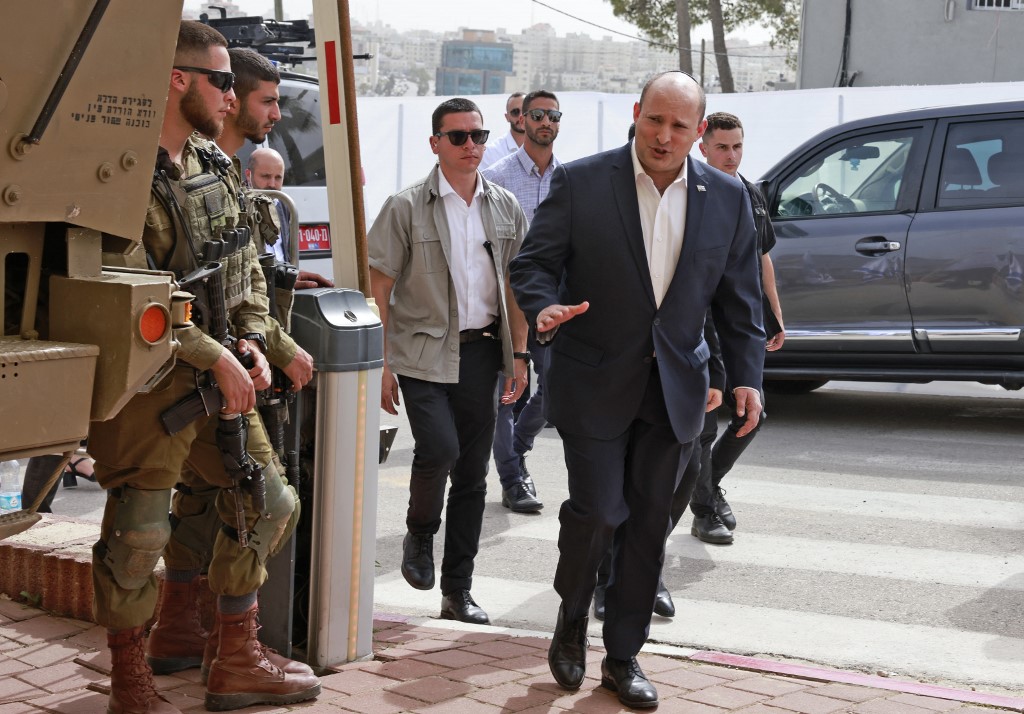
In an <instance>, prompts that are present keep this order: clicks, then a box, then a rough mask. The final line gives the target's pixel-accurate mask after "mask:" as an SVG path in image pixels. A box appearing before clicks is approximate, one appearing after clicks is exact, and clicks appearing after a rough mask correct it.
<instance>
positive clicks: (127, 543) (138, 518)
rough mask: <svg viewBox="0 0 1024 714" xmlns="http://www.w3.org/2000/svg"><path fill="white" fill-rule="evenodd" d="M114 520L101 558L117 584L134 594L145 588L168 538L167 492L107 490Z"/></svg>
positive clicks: (169, 501) (125, 488) (125, 489)
mask: <svg viewBox="0 0 1024 714" xmlns="http://www.w3.org/2000/svg"><path fill="white" fill-rule="evenodd" d="M107 498H108V499H114V501H115V502H116V504H115V505H114V518H113V523H112V527H111V530H110V535H109V536H108V538H107V540H106V542H105V543H104V546H105V553H104V554H103V562H104V563H105V564H106V565H107V567H108V568H110V571H111V573H113V575H114V579H115V580H116V581H117V584H118V585H119V586H121V587H122V588H124V589H125V590H138V589H139V588H141V587H142V586H144V585H145V584H146V581H147V580H148V579H149V576H150V575H151V574H152V573H153V568H155V567H156V563H157V561H158V560H160V556H161V555H162V554H163V552H164V547H165V546H166V545H167V540H168V539H169V538H170V536H171V523H170V520H169V519H168V510H169V508H170V505H171V490H170V489H160V490H158V491H143V490H140V489H137V488H132V487H130V486H121V487H120V488H117V489H111V490H110V491H108V493H107Z"/></svg>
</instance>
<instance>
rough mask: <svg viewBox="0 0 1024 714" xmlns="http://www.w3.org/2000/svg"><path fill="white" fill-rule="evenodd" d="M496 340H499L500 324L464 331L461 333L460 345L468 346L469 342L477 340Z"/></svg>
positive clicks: (493, 323) (495, 323) (494, 323)
mask: <svg viewBox="0 0 1024 714" xmlns="http://www.w3.org/2000/svg"><path fill="white" fill-rule="evenodd" d="M483 339H489V340H496V339H498V323H497V322H492V323H491V324H490V325H488V326H487V327H481V328H478V329H475V330H463V331H462V332H460V333H459V343H461V344H463V345H464V344H466V343H467V342H476V341H477V340H483Z"/></svg>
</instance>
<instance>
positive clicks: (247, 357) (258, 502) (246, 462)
mask: <svg viewBox="0 0 1024 714" xmlns="http://www.w3.org/2000/svg"><path fill="white" fill-rule="evenodd" d="M222 239H223V240H222V241H209V242H207V244H206V246H205V248H204V257H212V256H214V255H217V256H218V257H219V254H221V253H231V252H234V251H233V250H231V248H232V247H234V248H235V249H237V248H238V247H239V246H243V247H244V245H245V244H246V243H247V242H248V233H247V229H244V228H242V229H238V230H226V231H223V232H222ZM178 286H179V289H181V290H184V291H186V292H190V293H192V294H193V295H195V299H194V300H193V301H192V310H193V321H194V322H196V323H197V324H199V325H202V326H204V327H206V328H207V331H208V333H209V335H210V336H211V337H212V338H213V339H215V340H217V341H218V342H220V343H221V344H222V345H224V347H226V348H228V349H230V350H231V351H232V352H233V353H234V354H235V356H236V357H237V358H238V360H239V362H241V364H242V366H243V367H245V368H246V369H250V368H251V367H252V365H253V358H252V355H251V354H249V353H248V352H238V350H237V340H236V339H235V338H234V337H233V336H232V335H231V334H230V331H229V327H228V319H227V303H226V301H225V297H224V266H223V265H222V264H221V263H219V262H216V261H209V262H206V263H204V264H203V265H201V266H200V267H199V268H197V269H196V270H194V271H192V272H191V273H189V274H188V275H186V276H185V277H183V278H182V279H181V280H179V281H178ZM221 405H222V398H221V393H220V389H219V388H218V386H217V383H216V382H214V381H213V379H212V375H210V374H209V373H207V374H206V378H205V383H203V381H202V380H201V378H200V375H199V374H198V373H197V375H196V390H195V391H194V392H192V393H191V394H189V395H188V396H186V397H185V398H183V399H181V400H179V401H178V402H177V403H176V404H174V405H173V406H172V407H170V408H169V409H167V410H166V411H164V412H163V413H162V414H161V415H160V421H161V422H162V423H163V425H164V429H165V430H166V431H167V433H168V434H171V435H173V434H176V433H178V432H179V431H181V430H182V429H184V428H185V426H187V425H188V424H190V423H192V422H193V421H194V420H196V419H198V418H199V417H201V416H210V415H212V414H214V413H216V414H217V415H218V417H219V422H218V424H217V446H218V448H219V449H220V452H221V458H222V460H223V463H224V468H225V470H226V471H227V473H228V476H229V477H230V478H231V484H232V485H231V488H230V489H229V491H230V493H231V495H232V497H233V500H234V504H235V528H236V530H237V532H238V543H239V545H241V546H242V547H243V548H244V547H245V546H246V545H247V544H248V542H249V535H248V527H247V526H246V522H245V505H244V501H243V498H242V489H243V488H245V489H246V490H247V491H249V493H250V494H251V495H252V500H253V508H254V509H255V510H256V511H257V512H258V513H262V512H263V511H265V510H266V481H265V479H264V476H263V468H262V467H261V466H260V465H259V463H257V462H256V460H255V459H253V458H252V456H250V455H249V452H248V450H247V442H248V434H249V429H248V426H249V420H248V419H246V417H245V415H244V414H239V413H233V414H225V413H224V412H223V411H221Z"/></svg>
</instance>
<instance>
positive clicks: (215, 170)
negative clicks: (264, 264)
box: [153, 134, 256, 311]
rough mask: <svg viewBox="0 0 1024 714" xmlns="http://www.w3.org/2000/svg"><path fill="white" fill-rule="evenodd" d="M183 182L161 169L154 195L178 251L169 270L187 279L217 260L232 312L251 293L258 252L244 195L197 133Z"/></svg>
mask: <svg viewBox="0 0 1024 714" xmlns="http://www.w3.org/2000/svg"><path fill="white" fill-rule="evenodd" d="M183 162H184V164H185V166H184V169H185V170H184V172H183V176H184V178H179V179H177V180H176V179H175V178H173V177H172V176H170V175H168V172H167V171H166V170H161V167H160V166H158V168H157V171H156V173H155V176H154V182H153V193H154V195H155V196H156V197H157V199H158V200H159V202H160V203H161V205H162V206H163V208H164V210H165V211H166V212H167V214H168V216H169V218H170V219H171V222H172V224H173V229H174V238H173V247H172V249H171V250H170V251H169V252H168V253H167V257H166V259H165V260H164V265H159V266H153V267H156V268H159V269H162V270H172V271H173V272H174V273H175V274H176V275H178V276H179V277H182V276H184V275H187V274H188V273H190V272H192V271H193V270H195V269H196V268H198V267H200V266H201V265H204V264H206V263H209V262H211V261H216V262H219V263H221V264H222V265H223V266H224V298H225V303H226V307H227V309H228V310H229V311H230V310H232V309H233V308H235V307H237V306H238V305H240V304H241V303H242V302H243V301H245V300H247V299H248V298H249V296H250V294H251V292H252V284H251V274H250V270H251V269H252V264H253V261H254V260H255V256H256V248H255V246H254V245H253V242H252V239H251V235H250V232H249V229H248V226H247V220H246V215H245V205H244V203H243V200H244V199H243V196H242V194H241V191H240V190H238V189H237V187H236V186H235V185H234V182H233V181H232V180H231V175H230V170H229V169H230V166H231V162H230V160H229V159H228V158H227V157H226V156H225V155H224V153H223V152H222V151H220V149H218V148H217V146H216V145H215V144H214V143H213V142H210V141H207V140H205V139H202V138H200V137H199V136H197V135H195V134H193V135H192V136H191V137H189V139H188V142H187V144H186V147H185V152H184V155H183Z"/></svg>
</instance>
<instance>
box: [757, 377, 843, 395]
mask: <svg viewBox="0 0 1024 714" xmlns="http://www.w3.org/2000/svg"><path fill="white" fill-rule="evenodd" d="M825 384H828V380H827V379H768V380H765V383H764V390H765V391H766V392H771V393H772V394H809V393H810V392H813V391H814V390H815V389H817V388H818V387H821V386H822V385H825Z"/></svg>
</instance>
